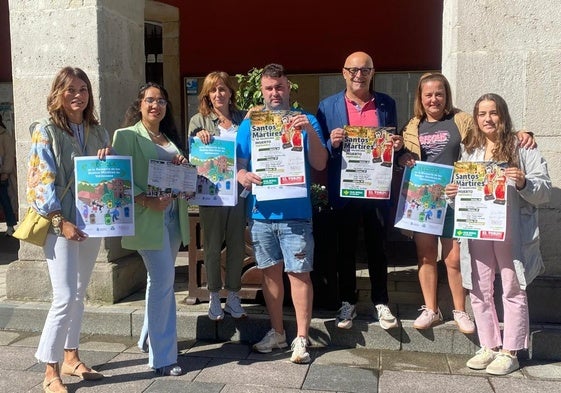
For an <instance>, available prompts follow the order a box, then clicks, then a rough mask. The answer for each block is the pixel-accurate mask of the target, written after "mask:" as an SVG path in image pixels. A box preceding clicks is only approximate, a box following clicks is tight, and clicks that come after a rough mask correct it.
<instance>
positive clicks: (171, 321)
mask: <svg viewBox="0 0 561 393" xmlns="http://www.w3.org/2000/svg"><path fill="white" fill-rule="evenodd" d="M163 214H164V231H163V233H162V236H163V247H162V249H161V250H138V253H139V254H140V256H141V257H142V259H143V261H144V266H146V270H147V271H148V277H147V282H146V309H145V313H144V324H143V327H142V333H141V335H140V340H139V346H140V345H141V343H144V341H145V340H146V339H148V343H149V351H150V353H149V356H148V365H149V366H150V367H152V368H154V369H157V368H160V367H164V366H169V365H172V364H176V363H177V325H176V320H177V315H176V309H175V293H174V288H173V284H174V281H175V259H176V258H177V253H178V252H179V246H180V245H181V233H180V229H179V216H178V209H177V203H175V202H174V203H172V204H170V206H169V207H168V208H167V209H166V211H165V212H164V213H163Z"/></svg>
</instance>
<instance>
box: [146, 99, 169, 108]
mask: <svg viewBox="0 0 561 393" xmlns="http://www.w3.org/2000/svg"><path fill="white" fill-rule="evenodd" d="M144 102H145V103H147V104H148V105H152V104H153V103H157V104H158V105H159V106H162V107H163V106H166V105H167V104H168V102H167V100H166V99H165V98H154V97H146V98H145V99H144Z"/></svg>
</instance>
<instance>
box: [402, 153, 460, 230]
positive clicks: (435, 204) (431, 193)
mask: <svg viewBox="0 0 561 393" xmlns="http://www.w3.org/2000/svg"><path fill="white" fill-rule="evenodd" d="M453 171H454V167H453V166H450V165H442V164H435V163H432V162H424V161H416V163H415V166H414V167H413V168H409V167H405V172H404V173H403V180H402V182H401V192H400V194H399V202H398V205H397V212H396V217H395V226H396V227H397V228H401V229H407V230H410V231H414V232H422V233H428V234H431V235H437V236H440V235H442V230H443V228H444V219H445V217H446V207H447V202H446V199H445V194H444V188H445V187H446V185H447V184H449V183H450V182H451V181H452V173H453Z"/></svg>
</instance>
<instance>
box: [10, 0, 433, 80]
mask: <svg viewBox="0 0 561 393" xmlns="http://www.w3.org/2000/svg"><path fill="white" fill-rule="evenodd" d="M161 1H162V2H163V3H167V4H170V5H173V6H176V7H178V8H179V10H180V37H181V38H180V51H181V65H180V67H181V71H180V74H181V76H202V75H206V74H207V73H208V72H210V71H212V70H216V69H221V70H224V71H227V72H228V73H230V74H235V73H245V72H247V71H248V70H249V69H251V68H252V67H262V66H263V65H265V64H267V63H270V62H277V63H281V64H283V65H284V66H285V67H286V69H287V71H288V72H289V73H292V74H296V73H314V74H315V73H324V72H339V71H340V70H341V67H342V65H343V63H344V61H345V58H346V56H347V55H348V54H349V53H351V52H354V51H356V50H364V51H366V52H368V53H369V54H370V55H372V56H373V57H374V64H375V66H376V70H377V71H417V70H426V69H440V62H441V60H440V59H441V51H442V45H441V42H442V39H441V36H442V0H424V1H411V0H391V1H387V0H384V1H382V0H370V1H368V0H359V1H356V0H355V1H352V2H350V3H346V1H338V2H336V3H335V5H331V4H330V3H331V2H328V1H325V0H284V1H283V2H281V3H266V2H263V1H262V0H242V1H239V2H232V1H231V0H214V1H212V0H211V1H192V0H191V1H186V0H161ZM9 37H10V32H9V18H8V0H0V54H1V58H0V82H9V81H11V80H12V75H11V74H12V67H11V58H10V55H9V54H10V38H9Z"/></svg>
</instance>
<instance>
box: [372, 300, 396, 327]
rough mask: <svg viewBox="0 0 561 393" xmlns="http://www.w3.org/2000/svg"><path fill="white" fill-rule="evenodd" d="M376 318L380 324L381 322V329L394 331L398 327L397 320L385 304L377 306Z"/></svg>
mask: <svg viewBox="0 0 561 393" xmlns="http://www.w3.org/2000/svg"><path fill="white" fill-rule="evenodd" d="M376 316H377V318H378V322H380V327H381V328H382V329H384V330H388V329H392V328H395V327H397V326H398V322H397V318H396V317H395V316H394V315H393V314H392V312H391V310H390V308H389V307H388V306H386V305H385V304H377V305H376Z"/></svg>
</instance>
